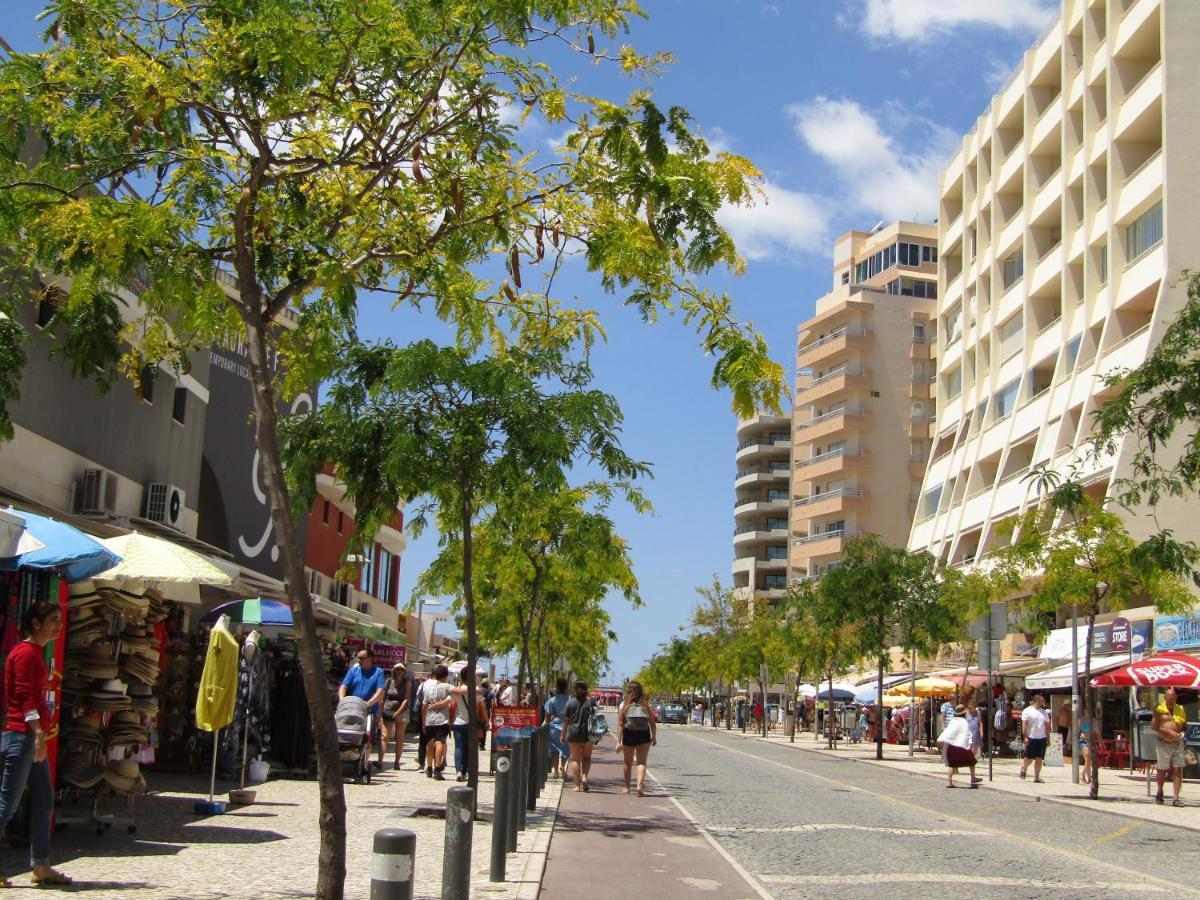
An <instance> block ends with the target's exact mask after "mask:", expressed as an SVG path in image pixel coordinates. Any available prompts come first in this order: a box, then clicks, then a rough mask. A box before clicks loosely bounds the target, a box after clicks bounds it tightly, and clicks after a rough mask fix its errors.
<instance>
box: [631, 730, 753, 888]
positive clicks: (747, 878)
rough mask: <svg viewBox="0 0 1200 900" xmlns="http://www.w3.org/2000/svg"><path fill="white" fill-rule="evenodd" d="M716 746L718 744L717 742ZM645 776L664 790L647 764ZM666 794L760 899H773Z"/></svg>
mask: <svg viewBox="0 0 1200 900" xmlns="http://www.w3.org/2000/svg"><path fill="white" fill-rule="evenodd" d="M717 746H720V745H719V744H718V745H717ZM646 777H647V778H649V779H650V780H651V781H653V782H654V783H655V784H657V785H658V786H659V787H660V788H662V789H663V791H666V788H665V787H663V783H662V782H661V781H659V780H658V779H657V778H655V777H654V773H653V772H651V771H650V768H649V767H648V766H647V767H646ZM666 796H667V799H668V800H670V801H671V802H672V803H673V804H675V808H676V809H677V810H679V812H680V813H682V814H683V817H684V818H685V819H687V820H688V821H689V822H691V823H692V827H693V828H695V829H696V830H697V831H698V832H700V834H702V835H703V836H704V839H705V840H706V841H708V843H709V844H710V845H711V846H712V848H713V849H714V850H716V851H717V852H718V853H719V854H721V858H722V859H724V860H725V862H727V863H729V865H731V866H733V870H734V871H735V872H737V873H738V874H739V875H741V876H742V878H743V879H745V881H746V884H748V885H749V886H750V889H751V890H753V891H754V893H756V894H757V895H758V896H759V898H760V900H775V898H774V897H772V896H771V894H770V893H769V892H768V891H767V889H766V888H765V887H763V886H762V885H761V884H759V882H758V879H757V878H755V877H754V876H753V875H751V874H750V873H749V872H747V871H746V868H745V867H744V866H743V865H742V864H741V863H740V862H738V861H737V860H736V859H734V858H733V856H732V855H731V854H730V853H729V851H728V850H726V849H725V848H724V847H722V846H721V844H720V842H719V841H718V840H717V839H716V838H715V837H713V836H712V835H711V834H709V831H708V829H707V828H705V827H704V826H703V825H701V824H700V823H699V822H698V821H696V817H695V816H693V815H692V814H691V813H690V812H688V811H687V809H686V808H685V807H684V805H683V804H682V803H680V802H679V801H678V800H676V799H675V798H674V797H673V796H671V795H670V794H667V795H666Z"/></svg>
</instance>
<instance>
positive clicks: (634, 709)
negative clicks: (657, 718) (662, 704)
mask: <svg viewBox="0 0 1200 900" xmlns="http://www.w3.org/2000/svg"><path fill="white" fill-rule="evenodd" d="M625 730H626V731H649V730H650V714H649V713H648V712H646V707H645V706H643V705H642V704H640V703H631V704H629V706H628V708H627V709H626V710H625Z"/></svg>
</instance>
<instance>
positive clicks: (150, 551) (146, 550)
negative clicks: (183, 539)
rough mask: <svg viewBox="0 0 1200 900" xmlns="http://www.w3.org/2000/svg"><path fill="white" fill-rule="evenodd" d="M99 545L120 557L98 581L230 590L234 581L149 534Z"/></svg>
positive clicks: (191, 552)
mask: <svg viewBox="0 0 1200 900" xmlns="http://www.w3.org/2000/svg"><path fill="white" fill-rule="evenodd" d="M100 543H102V544H103V545H104V546H105V547H107V548H108V549H109V550H111V551H112V552H113V553H115V554H116V555H117V556H119V557H121V562H120V563H118V564H117V565H116V566H114V567H113V568H111V569H109V570H108V571H107V572H102V573H101V574H100V576H99V577H101V578H111V579H117V578H129V579H132V580H135V581H144V582H149V583H169V584H211V585H214V586H216V587H229V586H231V585H232V584H233V579H232V578H230V577H229V576H228V575H227V574H225V573H224V572H222V571H221V570H220V569H218V568H217V567H216V566H215V565H213V564H212V563H211V562H209V561H208V560H207V559H205V558H204V557H203V556H201V555H200V554H199V553H197V552H195V551H194V550H189V549H188V548H187V547H182V546H180V545H179V544H174V543H172V542H171V541H167V540H163V539H162V538H158V537H154V536H152V535H149V534H140V533H139V532H136V531H135V532H133V533H132V534H123V535H121V536H119V537H113V538H105V539H104V540H102V541H101V542H100Z"/></svg>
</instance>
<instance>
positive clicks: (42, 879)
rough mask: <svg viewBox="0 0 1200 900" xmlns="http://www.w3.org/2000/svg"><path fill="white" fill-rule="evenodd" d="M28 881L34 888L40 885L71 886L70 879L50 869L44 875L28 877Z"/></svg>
mask: <svg viewBox="0 0 1200 900" xmlns="http://www.w3.org/2000/svg"><path fill="white" fill-rule="evenodd" d="M30 880H31V881H32V882H33V884H34V885H35V886H36V885H42V884H56V885H62V886H64V887H65V886H67V885H70V884H71V879H70V877H69V876H67V875H64V874H63V873H62V872H59V871H58V870H57V869H51V870H50V871H49V872H47V873H46V874H45V875H32V876H30Z"/></svg>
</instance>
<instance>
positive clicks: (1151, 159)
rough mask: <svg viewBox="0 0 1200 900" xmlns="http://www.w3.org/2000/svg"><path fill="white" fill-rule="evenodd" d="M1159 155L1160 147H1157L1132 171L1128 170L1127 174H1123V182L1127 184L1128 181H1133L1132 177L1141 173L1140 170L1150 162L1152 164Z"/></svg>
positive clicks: (1160, 152) (1160, 154)
mask: <svg viewBox="0 0 1200 900" xmlns="http://www.w3.org/2000/svg"><path fill="white" fill-rule="evenodd" d="M1160 156H1162V148H1161V147H1160V148H1159V149H1157V150H1155V151H1154V152H1153V153H1151V154H1150V156H1149V157H1147V159H1146V161H1145V162H1144V163H1142V164H1141V165H1140V166H1138V167H1137V168H1136V169H1134V170H1133V171H1132V172H1130V173H1129V174H1128V175H1126V176H1125V184H1129V182H1131V181H1133V179H1135V178H1137V177H1138V176H1139V175H1141V174H1142V170H1143V169H1145V168H1146V167H1147V166H1149V165H1150V164H1152V163H1153V162H1154V161H1155V160H1156V159H1158V158H1159V157H1160Z"/></svg>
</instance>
